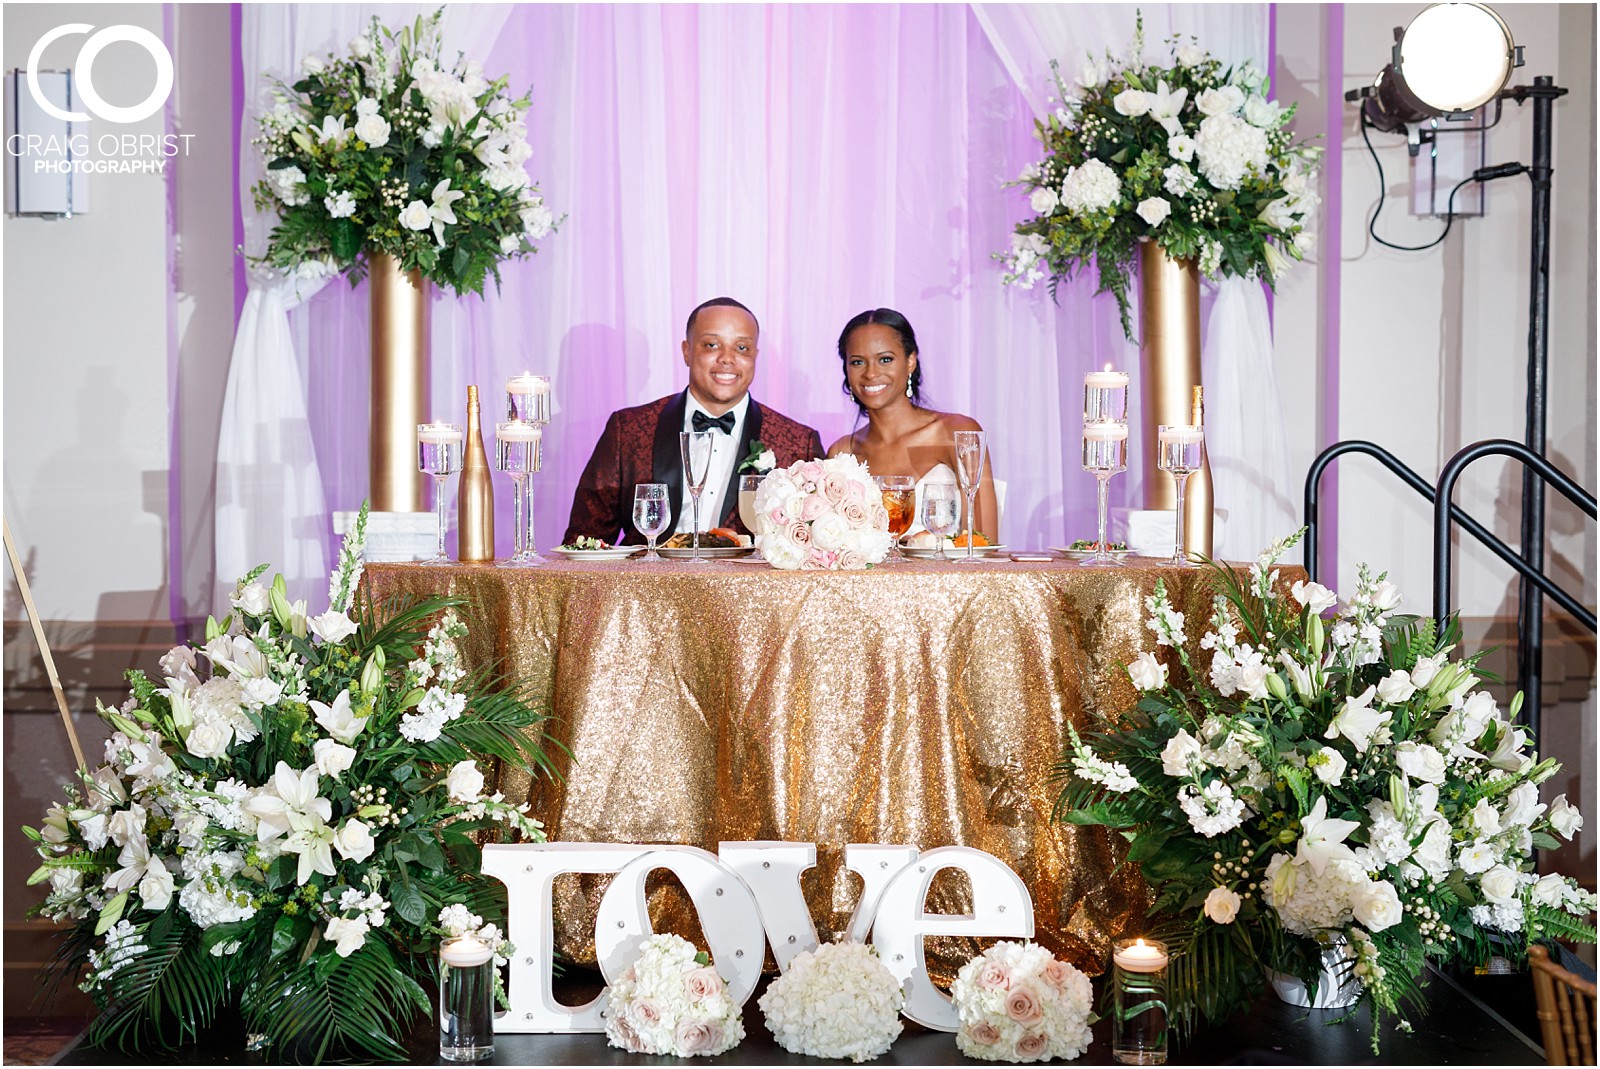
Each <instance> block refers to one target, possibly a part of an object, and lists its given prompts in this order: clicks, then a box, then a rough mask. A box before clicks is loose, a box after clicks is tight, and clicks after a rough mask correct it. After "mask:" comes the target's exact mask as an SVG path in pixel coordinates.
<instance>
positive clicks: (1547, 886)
mask: <svg viewBox="0 0 1600 1069" xmlns="http://www.w3.org/2000/svg"><path fill="white" fill-rule="evenodd" d="M1532 897H1533V902H1534V905H1538V906H1549V907H1551V908H1552V909H1557V908H1560V906H1561V902H1562V900H1563V899H1565V898H1566V897H1567V881H1566V880H1564V879H1562V878H1561V877H1560V876H1557V875H1556V874H1555V873H1553V872H1552V873H1550V874H1549V875H1547V876H1540V877H1539V880H1538V882H1537V883H1535V884H1534V885H1533V892H1532Z"/></svg>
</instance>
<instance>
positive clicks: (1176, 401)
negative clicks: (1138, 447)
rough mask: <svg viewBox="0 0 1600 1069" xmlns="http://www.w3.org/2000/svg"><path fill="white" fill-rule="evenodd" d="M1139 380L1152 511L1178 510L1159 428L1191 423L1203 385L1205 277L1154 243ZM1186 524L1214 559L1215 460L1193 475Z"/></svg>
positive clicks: (1147, 263) (1142, 306) (1143, 283)
mask: <svg viewBox="0 0 1600 1069" xmlns="http://www.w3.org/2000/svg"><path fill="white" fill-rule="evenodd" d="M1139 340H1140V355H1141V357H1142V361H1141V362H1142V363H1143V365H1144V366H1143V368H1142V371H1141V374H1140V376H1139V398H1140V402H1141V404H1142V412H1141V423H1142V424H1143V425H1142V427H1141V430H1140V433H1141V436H1142V437H1141V440H1142V442H1143V443H1144V507H1145V508H1147V509H1152V510H1164V511H1168V512H1170V511H1172V510H1173V509H1176V508H1177V506H1178V502H1177V486H1176V485H1175V484H1174V482H1173V479H1172V476H1171V475H1169V474H1167V473H1166V472H1164V471H1162V470H1160V469H1159V468H1157V467H1156V455H1157V453H1156V428H1157V427H1159V426H1161V425H1162V424H1169V425H1170V424H1180V423H1189V422H1191V409H1190V405H1191V402H1192V401H1193V399H1194V388H1195V387H1196V386H1199V385H1200V272H1199V269H1198V268H1196V266H1195V263H1194V261H1193V260H1174V259H1173V258H1172V257H1170V256H1168V255H1167V253H1166V250H1164V249H1162V248H1161V246H1160V245H1157V244H1156V243H1155V242H1153V241H1145V242H1141V243H1140V245H1139ZM1186 496H1187V498H1188V500H1187V502H1186V510H1187V512H1188V516H1187V517H1186V518H1185V519H1184V523H1185V530H1186V543H1187V546H1188V549H1189V553H1190V554H1191V555H1193V554H1196V553H1204V554H1205V555H1206V556H1208V557H1209V556H1210V555H1211V519H1212V515H1211V509H1212V502H1211V461H1210V459H1209V457H1208V458H1207V459H1206V460H1205V461H1203V462H1202V466H1201V469H1200V470H1199V471H1197V472H1195V473H1194V474H1193V475H1191V476H1189V485H1188V487H1187V495H1186Z"/></svg>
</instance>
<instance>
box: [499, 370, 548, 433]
mask: <svg viewBox="0 0 1600 1069" xmlns="http://www.w3.org/2000/svg"><path fill="white" fill-rule="evenodd" d="M506 419H511V420H522V421H524V422H526V423H549V422H550V376H549V375H530V374H529V373H528V372H526V371H524V372H523V373H522V374H520V375H518V376H517V377H516V378H513V379H508V380H506Z"/></svg>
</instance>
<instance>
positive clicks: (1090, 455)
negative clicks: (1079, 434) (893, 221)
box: [1083, 423, 1128, 472]
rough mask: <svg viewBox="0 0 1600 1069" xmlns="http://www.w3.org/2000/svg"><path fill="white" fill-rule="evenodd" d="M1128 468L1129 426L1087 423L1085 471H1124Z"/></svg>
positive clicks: (1085, 428)
mask: <svg viewBox="0 0 1600 1069" xmlns="http://www.w3.org/2000/svg"><path fill="white" fill-rule="evenodd" d="M1127 466H1128V425H1127V424H1126V423H1085V424H1084V425H1083V470H1084V471H1097V472H1116V471H1123V470H1125V469H1126V468H1127Z"/></svg>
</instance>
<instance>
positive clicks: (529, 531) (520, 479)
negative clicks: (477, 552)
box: [494, 420, 544, 568]
mask: <svg viewBox="0 0 1600 1069" xmlns="http://www.w3.org/2000/svg"><path fill="white" fill-rule="evenodd" d="M543 436H544V432H543V431H541V430H540V429H539V425H538V424H537V423H526V422H524V421H522V420H507V421H506V422H504V423H496V424H495V425H494V440H495V467H497V468H499V469H500V470H501V471H503V472H505V473H506V474H507V475H509V476H511V499H512V501H513V503H514V504H513V509H514V513H515V516H516V526H515V528H514V530H515V531H516V549H515V552H513V553H512V554H511V559H510V560H504V561H501V562H500V567H502V568H531V567H535V566H537V565H540V564H543V563H544V558H543V557H541V556H539V553H538V551H537V550H535V549H534V548H533V480H532V479H531V478H530V476H531V475H532V474H533V473H534V472H536V471H538V470H539V467H540V453H541V452H542V450H541V448H540V446H541V439H542V438H543ZM524 509H526V510H527V511H526V512H524V511H523V510H524ZM524 515H526V516H527V520H526V521H524V520H523V516H524Z"/></svg>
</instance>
